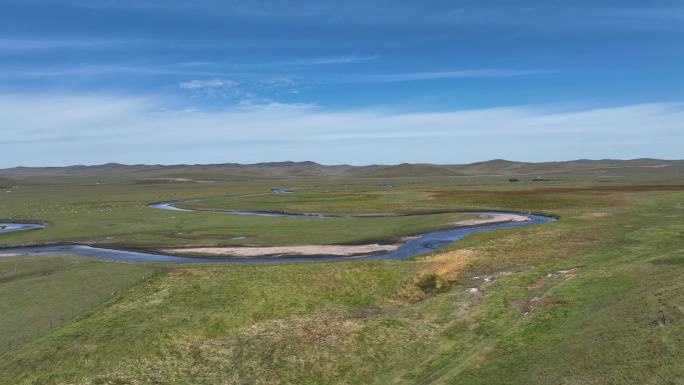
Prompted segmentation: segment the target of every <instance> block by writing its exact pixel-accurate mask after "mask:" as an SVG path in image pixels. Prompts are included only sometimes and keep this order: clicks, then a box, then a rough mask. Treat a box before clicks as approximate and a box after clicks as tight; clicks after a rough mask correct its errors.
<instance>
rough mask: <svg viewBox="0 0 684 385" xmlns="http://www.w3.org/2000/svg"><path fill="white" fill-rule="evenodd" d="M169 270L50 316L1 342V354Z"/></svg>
mask: <svg viewBox="0 0 684 385" xmlns="http://www.w3.org/2000/svg"><path fill="white" fill-rule="evenodd" d="M167 270H169V268H168V267H167V266H161V267H156V268H154V269H153V270H152V271H151V272H150V273H146V274H144V275H143V276H142V277H141V278H140V279H138V280H136V281H133V282H128V283H124V284H123V285H122V286H121V287H118V288H114V289H113V291H111V292H108V293H104V294H103V293H99V294H98V295H97V296H98V298H97V300H93V301H88V302H84V303H82V304H81V306H78V307H76V308H74V307H71V308H70V309H68V310H67V311H66V312H63V313H62V314H61V315H60V316H59V317H55V318H50V319H49V320H48V322H43V323H42V324H39V325H36V326H35V327H34V328H32V330H30V331H29V332H24V333H22V334H21V335H17V336H15V337H14V338H12V339H10V340H8V341H6V342H5V343H4V344H0V354H3V353H7V352H9V351H10V350H13V349H16V348H18V347H20V346H22V345H24V344H25V343H27V342H29V341H31V340H32V339H33V338H36V337H38V336H40V335H42V334H45V333H47V332H48V331H50V330H52V329H54V328H56V327H57V326H60V325H62V324H64V323H65V322H67V321H69V320H71V319H73V318H75V317H76V316H78V315H81V314H83V313H85V312H86V311H89V310H91V309H93V308H95V307H97V306H100V305H101V304H103V303H105V302H107V301H109V300H111V299H113V298H116V297H117V296H120V295H121V294H123V293H124V292H125V291H127V290H129V289H131V288H133V287H134V286H137V285H140V284H141V283H143V282H145V281H147V280H149V279H151V278H154V277H156V276H158V275H160V274H162V273H164V272H166V271H167Z"/></svg>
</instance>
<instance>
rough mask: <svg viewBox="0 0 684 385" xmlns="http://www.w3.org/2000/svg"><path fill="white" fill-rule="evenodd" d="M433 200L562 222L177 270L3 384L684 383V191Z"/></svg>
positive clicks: (10, 373)
mask: <svg viewBox="0 0 684 385" xmlns="http://www.w3.org/2000/svg"><path fill="white" fill-rule="evenodd" d="M441 190H443V189H441ZM656 190H657V189H656ZM435 197H436V198H435V199H438V200H440V201H441V202H443V203H452V204H456V203H458V204H462V205H464V206H466V207H468V206H479V205H487V206H488V207H492V208H496V207H498V208H509V209H512V208H525V209H535V210H545V211H553V212H555V213H558V214H560V215H561V216H562V218H563V220H561V221H559V222H556V223H553V224H547V225H543V226H537V227H529V228H520V229H510V230H503V231H498V232H492V233H485V234H479V235H476V236H473V237H470V238H468V239H467V240H465V241H464V242H461V243H458V244H456V245H454V246H453V247H452V248H453V250H451V251H447V252H444V253H442V254H441V256H437V257H430V258H422V259H419V260H414V261H404V262H368V263H344V264H315V265H289V266H248V267H236V266H211V267H188V268H184V269H180V270H177V271H174V272H172V273H170V274H168V275H167V276H164V277H158V278H155V279H154V280H152V281H150V282H148V283H145V284H144V285H142V286H140V287H136V288H135V289H133V290H131V291H130V292H128V293H127V294H126V295H125V296H124V297H123V298H121V299H120V300H117V301H116V302H114V303H110V304H108V305H106V306H104V307H102V308H101V309H99V311H96V312H91V313H89V314H88V315H86V316H83V317H80V318H79V319H77V320H76V321H74V322H72V323H70V324H68V325H65V326H64V327H61V328H59V329H57V330H54V331H53V332H52V333H50V334H48V335H46V336H44V337H41V338H40V339H38V340H36V341H34V342H32V343H29V344H28V345H27V346H25V347H23V348H21V349H19V350H17V351H14V352H11V353H9V354H6V355H4V356H2V357H0V374H1V375H3V376H4V378H7V379H9V380H8V381H7V383H12V384H51V383H56V384H63V383H64V384H66V383H70V384H71V383H76V384H78V383H83V384H85V383H103V384H104V383H117V384H129V383H131V384H132V383H159V382H161V383H173V384H187V383H192V384H216V383H250V384H273V383H283V384H286V383H293V384H295V383H296V384H373V383H377V384H386V383H406V384H425V383H434V384H438V383H445V384H450V383H453V384H480V383H481V384H493V383H496V384H506V383H510V384H529V383H538V384H577V383H582V384H593V383H596V384H606V383H608V384H611V383H613V384H634V383H652V384H670V383H672V384H676V383H681V382H678V381H681V378H684V365H683V364H682V362H684V351H683V350H682V346H684V341H683V338H684V313H683V312H682V309H683V307H684V283H682V281H681V271H682V270H681V269H682V267H683V266H684V265H683V263H684V254H683V252H682V242H683V234H684V209H683V206H682V202H683V201H684V193H682V192H660V191H640V192H633V191H627V192H620V191H591V190H590V191H578V190H565V191H536V192H523V193H521V192H515V193H508V192H505V191H503V192H494V191H493V192H489V193H483V192H481V191H480V192H478V191H476V192H463V191H448V192H444V191H441V192H440V194H438V195H436V196H435ZM567 269H576V270H573V271H571V272H568V273H566V274H565V275H564V274H560V273H559V274H556V275H552V276H551V277H548V276H547V275H548V274H549V273H550V272H554V271H558V270H567ZM483 275H491V276H492V277H493V278H495V279H494V282H493V283H486V282H485V281H484V280H482V279H481V278H474V277H482V276H483ZM468 287H479V289H480V291H481V293H483V294H481V295H480V294H469V293H468V292H467V291H466V288H468ZM435 293H438V294H437V295H434V294H435ZM3 376H0V378H3ZM136 381H137V382H136ZM155 381H156V382H155Z"/></svg>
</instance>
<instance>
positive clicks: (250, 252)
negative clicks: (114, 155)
mask: <svg viewBox="0 0 684 385" xmlns="http://www.w3.org/2000/svg"><path fill="white" fill-rule="evenodd" d="M529 220H531V219H530V218H529V217H527V216H525V215H517V214H487V215H481V216H480V217H479V218H475V219H467V220H463V221H458V222H455V223H454V225H455V226H457V227H470V226H481V225H491V224H497V223H506V222H524V221H529ZM407 239H415V237H410V238H404V240H407ZM399 246H401V243H397V244H392V245H380V244H377V243H376V244H369V245H302V246H268V247H255V246H243V247H240V246H231V247H189V248H174V249H163V250H162V251H163V252H165V253H171V254H204V255H217V256H234V257H264V256H274V255H302V256H312V255H335V256H353V255H362V254H371V253H378V252H383V251H393V250H396V249H397V248H399Z"/></svg>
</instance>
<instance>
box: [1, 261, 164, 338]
mask: <svg viewBox="0 0 684 385" xmlns="http://www.w3.org/2000/svg"><path fill="white" fill-rule="evenodd" d="M151 271H152V269H151V267H150V265H147V264H124V263H108V262H103V261H97V260H91V259H85V258H80V257H74V256H67V255H55V256H53V255H50V256H2V257H0V314H2V317H0V343H6V342H7V341H9V340H12V339H14V342H15V343H18V342H20V341H19V340H20V339H23V336H25V335H28V336H32V335H34V334H36V333H37V332H38V331H39V330H42V331H45V330H46V329H48V328H49V326H50V325H51V324H56V323H58V322H61V320H62V319H68V318H71V314H72V313H73V312H80V311H82V310H83V309H84V308H85V307H91V306H93V305H94V304H97V303H99V302H100V301H104V300H106V299H108V298H110V297H111V296H112V293H114V292H120V291H122V290H123V289H124V288H125V287H126V286H127V285H128V284H131V283H134V282H136V281H138V280H139V279H141V277H142V276H144V275H149V274H150V273H151ZM2 348H4V346H3V347H2Z"/></svg>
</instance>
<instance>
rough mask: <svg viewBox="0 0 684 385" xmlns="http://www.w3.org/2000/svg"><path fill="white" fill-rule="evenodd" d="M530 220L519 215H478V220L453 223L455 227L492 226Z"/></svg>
mask: <svg viewBox="0 0 684 385" xmlns="http://www.w3.org/2000/svg"><path fill="white" fill-rule="evenodd" d="M530 220H532V219H531V218H530V217H528V216H526V215H521V214H486V215H480V217H479V218H475V219H466V220H462V221H458V222H454V225H455V226H481V225H493V224H497V223H506V222H525V221H530Z"/></svg>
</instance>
